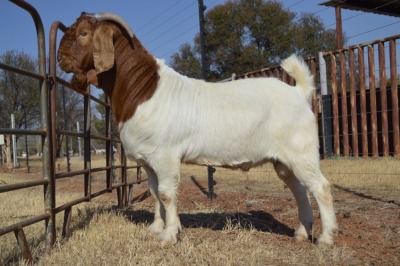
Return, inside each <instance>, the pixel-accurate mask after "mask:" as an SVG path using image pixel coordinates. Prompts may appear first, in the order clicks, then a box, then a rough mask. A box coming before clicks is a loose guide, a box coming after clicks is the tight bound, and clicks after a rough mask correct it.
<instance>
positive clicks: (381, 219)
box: [29, 159, 400, 265]
mask: <svg viewBox="0 0 400 266" xmlns="http://www.w3.org/2000/svg"><path fill="white" fill-rule="evenodd" d="M357 163H358V164H359V163H360V161H355V162H351V161H347V160H339V161H336V162H335V161H325V162H324V161H323V162H322V168H323V172H324V169H325V172H326V176H327V177H328V179H330V181H331V183H332V193H333V197H334V205H335V210H336V214H337V219H338V224H339V227H340V232H339V235H338V236H337V238H336V243H335V247H339V248H344V249H346V250H347V251H348V253H349V254H351V257H352V259H351V260H350V261H346V262H344V261H341V262H340V263H339V264H341V265H360V264H361V265H400V167H399V165H400V161H399V160H397V159H396V160H394V161H390V162H389V163H388V162H386V161H383V162H379V161H371V160H367V161H363V162H362V164H361V165H356V166H354V168H352V167H353V165H354V164H357ZM349 165H351V167H350V166H349ZM376 165H379V166H380V168H379V169H377V167H376ZM355 169H356V170H355ZM373 169H375V170H376V173H374V172H373ZM29 177H30V179H32V178H33V179H36V178H41V177H40V175H37V174H29ZM93 180H94V181H93V185H94V187H96V186H98V187H99V188H100V187H101V186H102V185H101V184H102V182H103V181H102V178H100V177H99V178H94V179H93ZM215 182H216V184H215V188H214V189H215V193H216V198H215V199H213V200H212V201H210V200H209V199H208V198H207V189H208V186H207V169H206V168H205V167H198V166H183V167H182V170H181V183H180V189H179V203H178V210H179V213H180V218H181V222H182V225H183V227H184V231H183V233H182V234H183V235H184V234H185V232H186V234H188V235H192V234H193V233H195V234H200V235H201V236H202V237H205V238H211V239H212V238H216V239H217V238H220V237H221V231H222V230H223V229H224V228H226V226H227V220H229V221H230V223H232V226H235V225H240V227H241V228H244V229H248V230H255V231H256V232H261V233H263V232H265V233H267V234H268V237H265V236H264V235H262V234H261V235H260V237H261V238H263V237H265V239H261V242H265V241H267V242H269V243H273V245H278V246H280V247H281V249H282V250H284V249H285V250H287V249H291V250H292V252H293V253H296V252H301V250H302V249H303V248H304V249H309V248H310V247H311V248H312V247H313V246H314V245H315V244H314V243H313V242H314V241H315V239H316V237H318V235H319V233H320V229H321V224H320V219H319V211H318V207H317V205H316V202H315V200H314V199H313V198H312V197H311V203H312V206H313V210H314V217H315V226H314V232H313V236H314V238H312V239H310V240H309V241H306V242H302V243H293V240H292V237H293V233H294V228H296V227H297V223H298V219H297V206H296V202H295V200H294V197H293V195H292V194H291V192H290V190H289V189H288V188H285V187H284V185H283V183H282V182H280V181H279V180H278V178H276V176H275V173H274V171H273V168H272V167H271V166H266V167H262V168H257V169H255V170H254V171H253V170H251V171H250V172H249V173H242V172H240V171H230V170H226V169H220V168H218V169H217V171H216V173H215ZM57 189H58V190H59V191H63V192H66V191H70V192H71V193H72V192H73V193H76V192H81V191H82V181H81V180H79V179H68V180H67V179H66V180H60V181H59V182H58V184H57ZM134 197H135V200H136V201H135V202H134V203H133V205H132V206H131V207H130V208H128V209H125V210H123V211H122V212H123V214H124V215H125V216H126V217H128V219H129V220H130V221H131V222H133V223H134V224H148V223H151V222H152V220H153V203H152V199H151V197H149V193H148V191H147V182H143V183H141V184H139V185H136V186H135V187H134ZM97 202H99V203H100V204H101V203H104V204H107V203H110V202H114V203H115V202H116V195H115V192H113V193H109V194H106V195H105V196H101V197H99V198H98V200H97ZM195 230H197V231H195ZM224 237H226V235H225V236H224ZM227 241H229V240H228V239H227ZM288 243H291V244H290V245H288ZM278 249H279V247H278ZM238 264H239V265H240V263H238Z"/></svg>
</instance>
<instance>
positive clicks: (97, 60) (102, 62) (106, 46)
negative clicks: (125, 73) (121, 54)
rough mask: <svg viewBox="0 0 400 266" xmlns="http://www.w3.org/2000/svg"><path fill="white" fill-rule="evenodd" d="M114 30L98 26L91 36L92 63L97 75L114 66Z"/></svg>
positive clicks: (106, 26) (109, 27) (107, 26)
mask: <svg viewBox="0 0 400 266" xmlns="http://www.w3.org/2000/svg"><path fill="white" fill-rule="evenodd" d="M113 36H114V29H113V28H112V27H111V26H109V25H99V26H98V27H97V28H96V30H95V31H94V34H93V61H94V67H95V69H96V72H97V74H99V73H102V72H105V71H107V70H110V69H111V68H112V67H113V66H114V43H113Z"/></svg>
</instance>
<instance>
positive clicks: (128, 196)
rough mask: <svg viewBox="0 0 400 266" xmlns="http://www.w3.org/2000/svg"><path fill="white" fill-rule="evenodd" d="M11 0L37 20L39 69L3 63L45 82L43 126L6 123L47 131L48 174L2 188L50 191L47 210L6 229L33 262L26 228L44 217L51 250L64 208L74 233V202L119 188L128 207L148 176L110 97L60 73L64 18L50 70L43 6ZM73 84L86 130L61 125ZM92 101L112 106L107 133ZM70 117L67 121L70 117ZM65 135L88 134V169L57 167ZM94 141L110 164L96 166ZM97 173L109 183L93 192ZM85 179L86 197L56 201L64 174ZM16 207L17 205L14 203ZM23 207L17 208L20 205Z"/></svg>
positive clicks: (119, 196)
mask: <svg viewBox="0 0 400 266" xmlns="http://www.w3.org/2000/svg"><path fill="white" fill-rule="evenodd" d="M10 2H12V3H14V4H16V5H17V6H20V7H21V8H23V9H25V10H27V11H28V12H29V13H30V14H31V16H32V18H33V20H34V22H35V25H36V29H37V35H38V50H39V56H38V57H39V60H38V61H39V73H34V72H31V71H27V70H23V69H19V68H16V67H14V66H10V65H7V64H4V63H1V62H0V69H3V70H4V71H9V72H13V73H17V74H19V75H23V76H27V77H30V78H34V79H36V80H38V81H39V88H38V89H39V90H40V103H41V109H40V113H41V114H40V119H41V127H40V128H38V129H26V128H25V129H11V128H0V134H5V135H25V136H28V135H29V136H35V135H36V136H41V137H42V145H41V150H42V166H43V169H42V174H43V178H42V179H39V180H26V181H24V182H20V183H16V184H6V185H0V193H7V192H11V191H16V190H21V189H27V188H32V187H38V186H42V187H43V194H44V210H40V211H42V212H43V213H42V214H38V215H34V216H31V217H29V218H23V219H22V220H21V221H18V222H16V223H14V224H11V225H8V226H5V227H3V228H0V236H2V235H4V234H8V233H11V232H14V234H15V237H16V239H17V243H18V245H19V247H20V249H21V251H22V252H21V254H22V257H23V258H24V259H26V260H27V261H29V262H32V260H33V259H32V254H31V252H30V250H29V246H28V242H27V240H26V236H25V232H24V227H26V226H30V225H32V224H35V223H38V222H43V221H44V225H45V230H44V231H45V239H46V251H47V252H50V250H51V249H52V246H53V244H54V242H55V240H56V219H55V218H56V215H57V214H59V213H61V212H64V224H63V226H62V228H63V230H62V236H63V237H68V236H70V228H69V226H70V221H71V215H72V211H71V210H72V207H73V206H75V205H77V204H80V203H82V202H88V201H91V200H92V199H93V198H96V197H98V196H101V195H103V194H105V193H110V192H112V191H113V190H116V191H117V201H118V206H119V207H128V206H129V205H130V204H131V201H132V188H133V185H135V184H140V183H141V182H143V181H146V180H147V179H143V178H142V176H141V166H140V165H133V166H128V165H127V159H126V156H125V154H124V151H123V147H122V144H121V141H120V140H118V139H115V137H113V136H112V134H111V133H112V129H113V127H114V125H113V124H112V112H111V107H110V104H109V103H108V99H106V100H105V101H103V100H100V99H98V98H97V97H95V96H93V95H91V94H90V88H89V89H88V90H87V91H86V92H82V91H78V90H75V89H74V88H73V87H72V86H71V84H70V83H69V82H67V81H65V80H63V79H62V78H59V77H57V75H56V39H57V31H58V30H61V31H65V30H66V27H65V26H64V25H63V24H62V23H61V22H57V21H56V22H54V23H53V25H52V27H51V30H50V36H49V39H50V41H49V44H50V47H49V69H48V72H46V53H45V36H44V30H43V25H42V22H41V18H40V16H39V14H38V13H37V11H36V10H35V9H34V8H33V7H32V6H31V5H29V4H28V3H26V2H25V1H22V0H10ZM64 89H68V90H74V91H75V92H76V93H79V95H81V96H82V97H83V107H82V108H83V110H82V113H83V116H84V126H83V130H82V131H81V132H74V131H72V130H68V129H67V128H66V127H65V125H64V126H63V127H62V128H58V126H57V125H58V124H57V122H59V121H60V120H61V119H62V118H60V116H61V115H60V114H59V115H57V112H56V110H57V104H59V103H58V102H57V100H56V99H57V93H59V92H62V91H61V90H64ZM91 102H94V103H96V104H98V105H101V106H103V107H104V108H105V109H106V112H105V114H106V115H105V120H106V128H105V132H101V133H96V134H93V133H92V132H91V127H92V125H91V108H92V105H91ZM64 122H65V121H64ZM60 136H66V137H71V138H80V139H83V146H84V147H83V169H80V170H73V171H72V170H71V169H69V168H68V170H67V171H66V172H61V171H59V170H57V167H56V166H57V165H56V160H57V156H56V155H57V154H56V142H57V138H58V137H60ZM93 140H98V141H103V142H104V143H105V156H104V157H105V161H106V166H104V167H92V163H91V161H92V158H91V144H92V141H93ZM114 145H119V146H121V152H120V154H121V155H120V158H119V160H120V163H119V164H116V163H115V162H114V161H115V158H114V152H113V147H114ZM67 158H68V166H69V164H70V163H69V151H68V149H67ZM129 169H136V179H134V180H133V181H132V180H131V181H128V178H127V177H128V173H127V171H128V170H129ZM115 171H119V172H120V179H119V180H114V177H115ZM94 173H97V174H104V176H105V177H106V178H105V179H106V181H105V184H104V187H103V188H100V189H98V190H97V191H92V190H93V188H92V175H93V174H94ZM82 176H83V181H84V182H83V183H84V185H83V186H82V190H83V193H84V196H83V197H80V198H78V199H74V200H71V201H69V202H66V203H63V204H61V205H59V204H57V202H56V188H57V181H58V180H60V179H63V178H67V177H69V178H82ZM11 208H12V207H11ZM16 211H17V210H16Z"/></svg>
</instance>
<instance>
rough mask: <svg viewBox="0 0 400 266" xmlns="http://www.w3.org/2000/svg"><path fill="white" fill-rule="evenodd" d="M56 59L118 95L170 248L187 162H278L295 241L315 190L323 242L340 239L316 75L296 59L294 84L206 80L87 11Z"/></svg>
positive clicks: (291, 63) (114, 19)
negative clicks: (322, 159)
mask: <svg viewBox="0 0 400 266" xmlns="http://www.w3.org/2000/svg"><path fill="white" fill-rule="evenodd" d="M58 62H59V65H60V67H61V69H63V70H64V71H66V72H73V73H74V76H73V78H72V83H73V84H74V86H75V87H76V88H77V89H80V90H85V88H86V87H87V86H88V84H93V85H95V86H97V87H99V88H102V89H103V90H104V92H105V94H106V95H107V96H108V97H109V98H110V101H111V106H112V110H113V113H114V115H115V117H116V121H117V123H118V126H119V131H120V137H121V140H122V143H123V145H124V149H125V152H126V154H127V156H128V157H129V158H131V159H133V160H135V161H137V162H138V163H140V164H143V165H144V169H145V171H146V173H147V176H148V180H149V181H148V183H149V187H150V192H151V194H152V196H153V197H154V200H155V216H154V222H153V223H152V224H151V225H150V227H149V229H148V230H149V232H150V233H152V234H155V235H158V237H159V239H160V240H161V242H162V244H166V243H168V242H172V243H175V242H176V241H177V239H178V235H179V232H180V231H181V230H182V227H181V223H180V220H179V217H178V212H177V208H176V204H177V202H176V201H177V189H178V183H179V179H180V173H179V172H180V164H181V163H182V162H185V163H191V164H200V165H213V166H222V167H229V168H238V169H242V170H245V171H246V170H249V169H250V168H252V167H255V166H259V165H262V164H264V163H266V162H272V163H273V164H274V166H275V170H276V172H277V174H278V176H279V177H280V178H281V179H282V180H283V181H284V182H285V183H286V184H287V186H288V187H289V188H290V189H291V191H292V192H293V194H294V196H295V198H296V202H297V205H298V212H299V227H298V228H297V230H296V232H295V239H296V240H303V239H307V238H308V237H309V235H310V231H311V228H312V224H313V213H312V208H311V205H310V202H309V200H308V197H307V190H308V191H310V192H311V193H312V194H313V196H314V197H315V199H316V201H317V203H318V206H319V209H320V213H321V220H322V233H321V235H320V237H319V239H318V243H325V244H332V243H333V235H334V234H335V233H336V232H337V228H338V227H337V224H336V218H335V213H334V209H333V203H332V195H331V191H330V184H329V182H328V181H327V180H326V179H325V177H324V176H323V175H322V173H321V171H320V166H319V154H318V137H317V128H316V123H315V120H314V115H313V113H312V111H311V108H310V106H309V100H310V97H311V95H312V92H313V90H314V86H313V79H312V76H311V74H310V72H309V69H308V67H307V65H306V64H305V63H304V61H303V60H301V59H300V58H298V57H297V56H295V55H293V56H291V57H289V58H288V59H286V60H284V61H283V62H282V68H283V69H285V70H286V71H287V72H288V73H289V74H290V75H291V76H292V77H293V78H294V79H295V80H296V83H297V85H296V86H290V85H287V84H285V83H283V82H281V81H279V80H278V79H275V78H255V79H245V80H237V81H232V82H226V83H208V82H205V81H202V80H196V79H192V78H188V77H185V76H182V75H180V74H178V73H177V72H175V71H174V70H173V69H171V68H169V67H168V66H167V65H166V64H165V63H164V62H163V61H162V60H158V59H156V58H154V57H153V56H152V55H151V54H150V53H149V52H148V51H147V50H146V49H145V48H144V47H143V46H142V44H141V43H140V41H139V40H138V39H137V38H136V36H135V35H134V34H133V33H132V31H131V29H130V28H129V26H128V25H127V23H126V22H124V21H123V20H122V19H121V18H120V17H118V16H117V15H115V14H111V13H100V14H86V13H82V15H81V16H80V17H79V18H78V19H77V21H76V22H75V23H74V24H73V25H72V26H71V27H69V28H68V29H67V30H66V32H65V34H64V36H63V38H62V40H61V43H60V47H59V50H58Z"/></svg>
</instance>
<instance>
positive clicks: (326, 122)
mask: <svg viewBox="0 0 400 266" xmlns="http://www.w3.org/2000/svg"><path fill="white" fill-rule="evenodd" d="M318 62H319V69H320V71H319V77H320V86H321V104H322V132H323V137H322V145H323V153H324V154H323V155H324V158H327V157H330V156H332V155H333V151H332V106H331V103H332V101H331V99H330V98H329V96H328V83H327V77H326V62H325V59H324V55H323V53H322V52H319V53H318Z"/></svg>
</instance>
